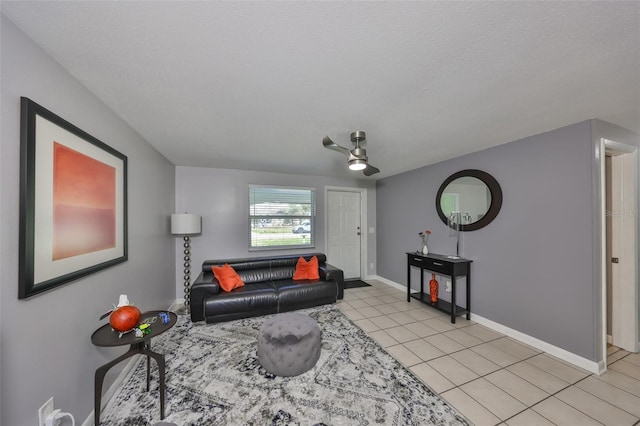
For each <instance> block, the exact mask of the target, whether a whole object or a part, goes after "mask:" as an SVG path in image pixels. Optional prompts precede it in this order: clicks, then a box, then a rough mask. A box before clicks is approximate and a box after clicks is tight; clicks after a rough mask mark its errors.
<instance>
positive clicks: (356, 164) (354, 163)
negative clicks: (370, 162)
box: [349, 158, 367, 170]
mask: <svg viewBox="0 0 640 426" xmlns="http://www.w3.org/2000/svg"><path fill="white" fill-rule="evenodd" d="M366 168H367V162H366V161H365V160H362V159H359V158H355V159H353V160H350V161H349V170H364V169H366Z"/></svg>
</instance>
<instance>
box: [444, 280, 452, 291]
mask: <svg viewBox="0 0 640 426" xmlns="http://www.w3.org/2000/svg"><path fill="white" fill-rule="evenodd" d="M444 291H446V292H447V293H451V281H449V280H445V282H444Z"/></svg>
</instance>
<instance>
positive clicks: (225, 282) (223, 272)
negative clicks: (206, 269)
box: [211, 263, 244, 291]
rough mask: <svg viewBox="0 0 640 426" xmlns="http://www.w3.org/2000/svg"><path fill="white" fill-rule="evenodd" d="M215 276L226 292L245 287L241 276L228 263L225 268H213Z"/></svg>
mask: <svg viewBox="0 0 640 426" xmlns="http://www.w3.org/2000/svg"><path fill="white" fill-rule="evenodd" d="M211 270H212V271H213V275H214V276H215V277H216V279H217V280H218V282H219V283H220V288H221V289H222V290H224V291H231V290H233V289H234V288H240V287H244V282H243V281H242V279H241V278H240V275H238V273H237V272H236V270H235V269H233V268H232V267H231V266H230V265H229V264H228V263H225V264H224V265H223V266H219V267H218V266H212V267H211Z"/></svg>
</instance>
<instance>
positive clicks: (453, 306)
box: [451, 274, 456, 324]
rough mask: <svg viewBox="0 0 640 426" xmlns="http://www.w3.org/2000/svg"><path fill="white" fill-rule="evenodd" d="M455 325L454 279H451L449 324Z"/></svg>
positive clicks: (453, 277)
mask: <svg viewBox="0 0 640 426" xmlns="http://www.w3.org/2000/svg"><path fill="white" fill-rule="evenodd" d="M455 323H456V277H455V274H454V275H453V276H452V277H451V324H455Z"/></svg>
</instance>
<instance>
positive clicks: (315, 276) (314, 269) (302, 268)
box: [293, 256, 320, 281]
mask: <svg viewBox="0 0 640 426" xmlns="http://www.w3.org/2000/svg"><path fill="white" fill-rule="evenodd" d="M293 279H294V280H296V281H298V280H319V279H320V274H319V273H318V258H317V257H315V256H313V257H312V258H311V260H309V261H308V262H307V261H306V260H305V259H304V257H300V258H299V259H298V263H297V264H296V272H295V273H294V274H293Z"/></svg>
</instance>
